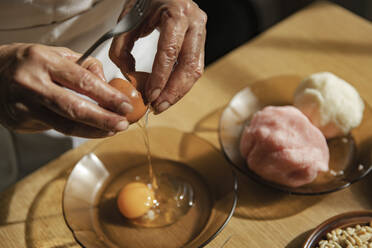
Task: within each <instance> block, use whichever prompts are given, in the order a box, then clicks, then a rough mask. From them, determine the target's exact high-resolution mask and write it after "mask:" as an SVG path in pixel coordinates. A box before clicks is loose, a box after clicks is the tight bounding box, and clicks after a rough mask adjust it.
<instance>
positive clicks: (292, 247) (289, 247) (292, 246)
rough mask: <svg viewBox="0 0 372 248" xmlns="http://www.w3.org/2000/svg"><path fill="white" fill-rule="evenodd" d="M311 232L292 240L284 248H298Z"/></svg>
mask: <svg viewBox="0 0 372 248" xmlns="http://www.w3.org/2000/svg"><path fill="white" fill-rule="evenodd" d="M311 231H312V230H309V231H306V232H304V233H301V234H300V235H298V236H297V237H296V238H294V239H293V240H292V241H291V242H290V243H289V244H288V245H286V247H285V248H299V247H302V246H303V244H304V243H305V241H306V239H307V237H308V236H309V235H310V233H311Z"/></svg>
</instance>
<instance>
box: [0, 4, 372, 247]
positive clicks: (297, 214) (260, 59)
mask: <svg viewBox="0 0 372 248" xmlns="http://www.w3.org/2000/svg"><path fill="white" fill-rule="evenodd" d="M216 42H218V41H216ZM319 71H331V72H334V73H335V74H337V75H339V76H340V77H342V78H344V79H345V80H347V81H348V82H351V83H352V84H353V85H354V86H355V87H356V88H357V90H358V91H359V92H360V93H361V95H362V97H363V98H364V99H365V101H366V102H367V103H368V104H369V105H370V106H371V105H372V25H371V24H370V23H369V22H367V21H365V20H363V19H362V18H360V17H357V16H355V15H353V14H352V13H350V12H348V11H347V10H345V9H342V8H340V7H338V6H335V5H333V4H329V3H326V2H320V3H316V4H314V5H311V6H310V7H308V8H306V9H304V10H302V11H300V12H298V13H296V14H295V15H293V16H291V17H289V18H288V19H286V20H284V21H283V22H281V23H279V24H277V25H276V26H274V27H273V28H271V29H270V30H268V31H267V32H265V33H263V34H262V35H260V36H259V37H257V38H256V39H254V40H253V41H251V42H249V43H247V44H245V45H243V46H242V47H240V48H238V49H236V50H235V51H233V52H231V53H230V54H228V55H227V56H225V57H223V58H222V59H220V60H219V61H218V62H216V63H214V64H213V65H211V66H209V67H208V68H207V70H206V72H205V74H204V76H203V77H202V78H201V79H200V80H199V82H198V83H197V85H195V87H194V88H193V90H192V91H191V92H190V93H189V94H188V95H187V96H186V97H185V98H184V99H183V100H182V102H181V103H179V104H177V105H176V106H174V107H172V108H171V109H170V110H168V111H166V113H164V114H162V115H159V116H156V117H153V118H152V120H151V125H153V126H168V127H175V128H178V129H180V130H182V131H184V132H192V133H194V134H196V135H198V136H200V137H202V138H204V139H206V140H207V141H209V142H210V143H212V144H213V145H214V146H216V147H217V148H218V149H220V146H219V143H218V136H217V127H218V120H219V116H220V114H221V110H222V108H223V107H224V106H225V105H226V104H227V103H228V102H229V100H230V99H231V97H232V96H233V95H234V94H235V93H236V92H237V91H238V90H240V89H242V88H244V87H245V86H247V85H249V84H252V83H254V82H256V81H258V80H262V79H265V78H270V77H273V76H278V75H299V76H301V77H304V76H306V75H309V74H311V73H314V72H319ZM132 128H135V127H132ZM98 142H100V141H99V140H94V141H90V142H87V143H86V144H84V145H83V146H81V147H79V148H77V149H74V150H71V151H69V152H67V153H65V154H64V155H62V156H61V157H59V158H57V159H55V160H54V161H52V162H50V163H49V164H47V165H45V166H44V167H43V168H41V169H39V170H38V171H36V172H35V173H33V174H31V175H29V176H28V177H26V178H25V179H23V180H22V181H20V182H18V183H17V184H16V185H14V187H12V188H10V189H8V190H7V191H5V192H4V193H2V194H1V195H0V199H1V203H0V204H1V206H0V247H6V248H11V247H17V248H19V247H50V248H51V247H53V248H57V247H58V248H62V247H64V248H67V247H79V245H78V244H77V243H76V241H75V240H74V238H73V236H72V234H71V232H70V230H69V229H68V227H67V225H66V223H65V221H64V219H63V215H62V208H61V205H62V204H61V203H62V202H61V201H62V191H63V187H64V184H65V181H66V178H67V176H68V172H69V170H70V169H71V168H72V166H73V165H74V164H75V163H76V162H77V161H78V160H79V159H80V158H81V157H82V156H83V155H84V154H86V153H87V152H88V151H90V149H92V147H94V146H95V145H96V144H97V143H98ZM239 183H240V193H239V204H238V208H237V210H236V213H235V215H234V217H233V218H232V219H231V221H230V222H229V224H228V225H227V227H226V228H225V229H224V230H223V231H222V233H221V234H220V235H218V237H217V238H216V239H215V240H213V241H212V242H211V243H210V244H209V245H208V247H216V248H217V247H218V248H219V247H222V245H223V244H224V242H225V241H226V240H228V239H229V241H228V242H227V243H226V245H225V246H224V247H270V248H275V247H278V248H279V247H280V248H282V247H286V248H295V247H300V245H301V244H302V243H303V241H304V238H305V237H306V234H307V233H308V232H309V231H310V230H311V229H312V228H314V227H315V226H316V225H318V224H319V223H320V222H321V221H323V220H325V219H327V218H329V217H331V216H333V215H335V214H338V213H341V212H345V211H350V210H359V209H369V208H371V207H372V197H371V193H370V192H371V191H370V188H371V187H372V177H368V178H366V179H364V180H363V181H361V182H359V183H356V184H354V185H353V186H352V187H350V188H348V189H345V190H342V191H339V192H336V193H332V194H328V195H326V196H321V197H306V196H291V195H286V194H282V193H278V192H277V191H274V190H271V189H268V188H265V187H262V186H260V185H258V184H255V183H253V182H252V181H250V180H249V179H247V178H246V177H244V176H240V178H239Z"/></svg>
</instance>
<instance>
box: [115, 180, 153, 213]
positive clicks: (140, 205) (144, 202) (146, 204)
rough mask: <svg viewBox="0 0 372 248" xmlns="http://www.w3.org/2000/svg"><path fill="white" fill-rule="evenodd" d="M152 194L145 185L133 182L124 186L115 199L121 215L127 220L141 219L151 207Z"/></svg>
mask: <svg viewBox="0 0 372 248" xmlns="http://www.w3.org/2000/svg"><path fill="white" fill-rule="evenodd" d="M153 201H154V192H153V191H152V190H150V189H149V188H148V187H147V185H146V184H144V183H140V182H133V183H129V184H127V185H125V186H124V187H123V189H122V190H121V191H120V193H119V195H118V198H117V205H118V208H119V211H120V213H121V214H122V215H124V216H125V217H127V218H128V219H134V218H138V217H141V216H142V215H144V214H145V213H147V212H148V211H149V210H150V208H151V207H152V206H153Z"/></svg>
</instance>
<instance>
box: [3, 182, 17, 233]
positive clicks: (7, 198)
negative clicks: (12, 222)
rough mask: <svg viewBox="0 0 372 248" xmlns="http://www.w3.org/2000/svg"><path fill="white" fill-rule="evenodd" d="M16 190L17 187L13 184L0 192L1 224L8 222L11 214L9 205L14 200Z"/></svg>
mask: <svg viewBox="0 0 372 248" xmlns="http://www.w3.org/2000/svg"><path fill="white" fill-rule="evenodd" d="M14 191H15V187H14V186H11V187H10V188H8V189H7V190H6V191H4V192H2V193H0V199H1V206H0V226H2V225H6V224H8V223H7V219H8V215H9V207H10V203H11V201H12V197H13V194H14Z"/></svg>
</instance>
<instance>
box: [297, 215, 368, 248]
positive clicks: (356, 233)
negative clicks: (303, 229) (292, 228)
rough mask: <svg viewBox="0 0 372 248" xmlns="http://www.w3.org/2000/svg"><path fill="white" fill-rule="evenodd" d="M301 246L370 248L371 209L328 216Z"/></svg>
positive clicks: (309, 247)
mask: <svg viewBox="0 0 372 248" xmlns="http://www.w3.org/2000/svg"><path fill="white" fill-rule="evenodd" d="M303 248H372V211H368V210H363V211H354V212H347V213H343V214H340V215H336V216H334V217H332V218H329V219H328V220H326V221H324V222H323V223H321V224H320V225H319V226H317V227H316V228H315V229H314V230H313V231H312V232H311V234H310V236H309V237H308V239H307V240H306V242H305V244H304V246H303Z"/></svg>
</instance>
